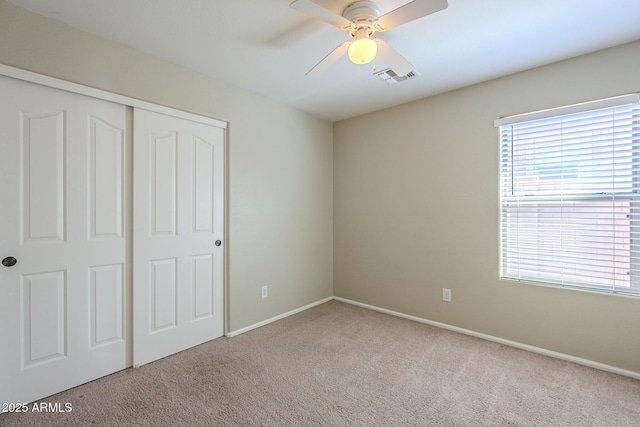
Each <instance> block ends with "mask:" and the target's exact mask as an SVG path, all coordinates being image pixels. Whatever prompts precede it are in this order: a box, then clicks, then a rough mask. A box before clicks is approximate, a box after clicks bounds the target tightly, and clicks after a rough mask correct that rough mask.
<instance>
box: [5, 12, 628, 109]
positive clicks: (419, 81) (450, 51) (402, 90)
mask: <svg viewBox="0 0 640 427" xmlns="http://www.w3.org/2000/svg"><path fill="white" fill-rule="evenodd" d="M9 1H11V3H14V4H16V5H18V6H21V7H24V8H26V9H29V10H31V11H34V12H37V13H39V14H42V15H45V16H48V17H51V18H53V19H57V20H59V21H63V22H65V23H67V24H69V25H72V26H74V27H76V28H80V29H82V30H85V31H87V32H90V33H93V34H96V35H98V36H101V37H104V38H106V39H109V40H113V41H116V42H119V43H122V44H124V45H127V46H130V47H133V48H135V49H138V50H141V51H143V52H147V53H149V54H151V55H154V56H156V57H159V58H162V59H164V60H167V61H169V62H172V63H175V64H178V65H182V66H184V67H186V68H190V69H192V70H195V71H198V72H200V73H203V74H206V75H208V76H211V77H213V78H214V79H217V80H220V81H223V82H226V83H229V84H231V85H234V86H238V87H242V88H245V89H248V90H250V91H253V92H256V93H259V94H262V95H264V96H265V97H268V98H271V99H274V100H276V101H279V102H282V103H284V104H287V105H290V106H292V107H295V108H298V109H301V110H304V111H307V112H309V113H311V114H313V115H315V116H317V117H320V118H323V119H327V120H330V121H336V120H341V119H345V118H349V117H353V116H357V115H360V114H363V113H367V112H370V111H375V110H379V109H382V108H386V107H390V106H393V105H397V104H401V103H404V102H408V101H411V100H415V99H419V98H423V97H426V96H429V95H434V94H437V93H442V92H445V91H448V90H451V89H455V88H459V87H463V86H467V85H470V84H474V83H478V82H481V81H486V80H489V79H493V78H496V77H499V76H503V75H506V74H511V73H514V72H518V71H522V70H526V69H529V68H533V67H537V66H540V65H544V64H548V63H551V62H555V61H559V60H562V59H566V58H570V57H573V56H577V55H581V54H584V53H588V52H592V51H596V50H600V49H604V48H607V47H610V46H615V45H619V44H623V43H626V42H630V41H633V40H638V39H640V0H449V7H448V8H447V9H445V10H443V11H441V12H438V13H436V14H433V15H429V16H426V17H423V18H421V19H418V20H415V21H412V22H409V23H407V24H405V25H402V26H400V27H397V28H394V29H392V30H390V31H388V32H385V33H381V34H380V35H378V36H379V37H381V38H383V39H384V40H385V41H387V42H388V43H389V44H390V45H391V46H393V47H394V48H395V49H396V50H397V51H398V52H400V53H401V54H402V55H403V56H404V57H405V58H407V59H408V60H409V61H410V62H411V63H412V64H413V65H414V66H415V69H416V70H417V71H418V73H419V76H418V77H415V78H412V79H409V80H406V81H404V82H401V83H398V84H396V85H387V84H386V83H384V82H383V81H382V80H381V79H379V78H377V77H374V76H373V74H372V67H371V65H372V64H369V65H354V64H352V63H350V62H349V60H348V58H346V57H343V58H342V59H341V60H340V61H338V63H336V64H335V65H334V66H333V67H331V68H330V69H329V70H328V71H326V72H324V73H323V74H322V75H320V76H314V77H306V76H305V73H306V72H307V71H308V70H309V69H310V68H312V67H313V66H314V65H315V64H316V63H317V62H318V61H320V60H321V59H322V58H323V57H324V56H325V55H326V54H328V53H329V52H330V51H331V50H333V49H334V48H335V47H336V46H337V45H338V44H340V43H341V42H343V41H345V40H347V39H348V38H347V35H346V33H344V32H343V31H341V30H339V29H338V28H335V27H332V26H330V25H328V24H325V23H323V22H320V21H316V20H313V19H311V18H309V17H307V16H305V15H303V14H301V13H299V12H296V11H294V10H292V9H290V8H289V3H291V1H292V0H108V1H104V0H55V1H51V0H9ZM316 1H317V2H318V3H322V2H324V3H327V4H329V5H331V7H332V8H334V9H337V10H340V9H343V7H344V6H346V5H347V4H348V3H350V2H351V1H352V0H335V1H330V0H316ZM377 2H378V5H379V6H380V9H381V12H382V13H385V12H387V11H390V10H393V9H395V8H397V7H399V6H401V5H403V4H405V3H407V2H408V0H378V1H377ZM638 54H639V55H640V52H638ZM377 66H378V70H381V69H383V68H385V65H384V64H383V63H381V62H379V61H378V63H377Z"/></svg>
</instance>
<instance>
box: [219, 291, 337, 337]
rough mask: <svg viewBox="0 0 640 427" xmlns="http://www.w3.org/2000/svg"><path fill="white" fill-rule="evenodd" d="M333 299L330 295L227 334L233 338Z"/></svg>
mask: <svg viewBox="0 0 640 427" xmlns="http://www.w3.org/2000/svg"><path fill="white" fill-rule="evenodd" d="M332 299H334V297H329V298H325V299H321V300H319V301H316V302H312V303H311V304H307V305H305V306H304V307H300V308H296V309H295V310H291V311H288V312H286V313H283V314H280V315H278V316H275V317H272V318H270V319H267V320H263V321H262V322H258V323H254V324H253V325H249V326H247V327H244V328H242V329H238V330H235V331H232V332H227V333H226V336H227V337H229V338H233V337H235V336H238V335H240V334H244V333H245V332H249V331H251V330H253V329H256V328H259V327H261V326H265V325H268V324H269V323H273V322H275V321H276V320H280V319H284V318H285V317H289V316H292V315H294V314H297V313H300V312H302V311H305V310H308V309H310V308H312V307H315V306H317V305H320V304H324V303H325V302H329V301H331V300H332Z"/></svg>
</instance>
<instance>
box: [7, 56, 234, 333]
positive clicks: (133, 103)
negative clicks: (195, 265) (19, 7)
mask: <svg viewBox="0 0 640 427" xmlns="http://www.w3.org/2000/svg"><path fill="white" fill-rule="evenodd" d="M0 75H3V76H6V77H11V78H15V79H18V80H24V81H27V82H31V83H36V84H40V85H43V86H48V87H52V88H55V89H61V90H64V91H68V92H72V93H76V94H80V95H85V96H89V97H92V98H97V99H102V100H105V101H110V102H114V103H117V104H122V105H125V106H128V107H133V108H142V109H145V110H149V111H153V112H157V113H161V114H166V115H169V116H173V117H177V118H182V119H186V120H191V121H195V122H199V123H203V124H207V125H212V126H215V127H218V128H221V129H223V130H224V190H223V192H224V214H223V218H224V227H223V239H222V241H223V248H224V249H223V251H222V252H223V253H222V257H223V261H222V265H223V270H224V273H223V290H222V293H223V296H222V299H223V301H224V304H223V305H224V306H223V330H224V334H225V335H226V334H228V332H229V322H228V313H229V309H228V301H229V298H228V295H229V291H228V289H229V287H228V286H229V283H228V282H229V278H228V275H229V203H228V201H229V172H228V171H229V168H228V165H229V154H228V153H229V150H228V147H229V138H228V132H227V127H228V122H227V121H225V120H220V119H216V118H212V117H207V116H202V115H198V114H193V113H189V112H185V111H181V110H177V109H173V108H170V107H165V106H162V105H157V104H153V103H151V102H147V101H142V100H139V99H136V98H131V97H128V96H124V95H118V94H115V93H111V92H108V91H104V90H101V89H95V88H92V87H88V86H84V85H81V84H78V83H73V82H70V81H66V80H61V79H57V78H54V77H49V76H45V75H42V74H38V73H34V72H31V71H26V70H23V69H20V68H15V67H11V66H8V65H4V64H0ZM133 144H135V142H133ZM130 172H132V171H130ZM126 220H127V221H132V220H133V218H132V217H130V218H126ZM134 286H135V284H134Z"/></svg>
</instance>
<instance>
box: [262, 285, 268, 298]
mask: <svg viewBox="0 0 640 427" xmlns="http://www.w3.org/2000/svg"><path fill="white" fill-rule="evenodd" d="M268 296H269V287H268V286H267V285H264V286H263V287H262V298H266V297H268Z"/></svg>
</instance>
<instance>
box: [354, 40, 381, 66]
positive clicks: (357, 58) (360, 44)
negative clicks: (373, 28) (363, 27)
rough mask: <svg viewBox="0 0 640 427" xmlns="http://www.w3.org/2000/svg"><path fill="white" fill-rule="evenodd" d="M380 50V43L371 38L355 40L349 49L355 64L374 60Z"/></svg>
mask: <svg viewBox="0 0 640 427" xmlns="http://www.w3.org/2000/svg"><path fill="white" fill-rule="evenodd" d="M377 51H378V45H377V44H376V42H374V41H373V40H371V39H368V38H362V39H358V40H355V41H353V42H352V43H351V44H350V45H349V49H348V51H347V53H348V55H349V59H350V60H351V62H353V63H354V64H368V63H369V62H371V61H373V60H374V58H375V57H376V53H377Z"/></svg>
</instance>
